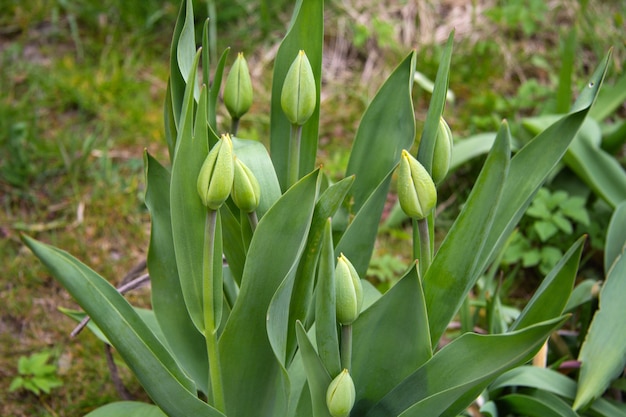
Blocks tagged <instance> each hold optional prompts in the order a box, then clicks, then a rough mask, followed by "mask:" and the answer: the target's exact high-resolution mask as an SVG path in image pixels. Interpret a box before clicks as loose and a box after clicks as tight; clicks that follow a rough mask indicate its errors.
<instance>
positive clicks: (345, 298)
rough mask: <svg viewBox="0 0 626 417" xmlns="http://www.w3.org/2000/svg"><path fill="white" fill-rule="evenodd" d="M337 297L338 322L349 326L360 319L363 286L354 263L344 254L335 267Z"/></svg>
mask: <svg viewBox="0 0 626 417" xmlns="http://www.w3.org/2000/svg"><path fill="white" fill-rule="evenodd" d="M335 297H336V307H337V321H338V322H339V323H340V324H343V325H347V324H350V323H352V322H353V321H354V320H356V319H357V317H359V314H360V313H361V307H362V306H363V286H362V285H361V279H360V278H359V274H357V272H356V269H354V266H352V263H350V261H349V260H348V258H346V257H345V256H344V255H343V253H342V254H341V255H340V256H339V258H337V266H336V267H335Z"/></svg>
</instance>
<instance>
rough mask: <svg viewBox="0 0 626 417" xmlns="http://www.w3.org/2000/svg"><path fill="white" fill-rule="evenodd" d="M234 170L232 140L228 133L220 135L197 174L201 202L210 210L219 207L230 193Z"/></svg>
mask: <svg viewBox="0 0 626 417" xmlns="http://www.w3.org/2000/svg"><path fill="white" fill-rule="evenodd" d="M234 171H235V169H234V162H233V142H232V140H231V139H230V136H229V135H222V138H221V139H220V140H219V141H218V142H217V143H216V144H215V145H214V146H213V149H211V151H210V152H209V154H208V155H207V157H206V159H205V160H204V163H203V164H202V168H200V174H198V194H200V198H201V199H202V204H204V205H205V206H206V207H207V208H209V209H211V210H217V209H218V208H220V206H221V205H222V204H223V203H224V201H226V199H227V198H228V196H229V195H230V190H231V189H232V187H233V178H234Z"/></svg>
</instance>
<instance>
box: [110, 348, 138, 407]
mask: <svg viewBox="0 0 626 417" xmlns="http://www.w3.org/2000/svg"><path fill="white" fill-rule="evenodd" d="M104 356H105V357H106V358H107V365H108V366H109V372H110V373H111V379H112V380H113V385H114V386H115V390H116V391H117V393H118V394H119V395H120V397H122V399H123V400H127V401H132V400H134V399H135V397H134V396H133V394H131V393H130V391H128V389H127V388H126V387H125V386H124V383H123V382H122V379H121V378H120V374H119V373H118V372H117V365H115V360H114V359H113V351H112V350H111V345H109V344H108V343H105V344H104Z"/></svg>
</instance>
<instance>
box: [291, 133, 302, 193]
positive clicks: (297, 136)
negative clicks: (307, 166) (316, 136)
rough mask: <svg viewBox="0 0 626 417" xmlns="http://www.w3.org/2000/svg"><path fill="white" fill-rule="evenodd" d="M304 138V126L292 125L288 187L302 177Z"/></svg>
mask: <svg viewBox="0 0 626 417" xmlns="http://www.w3.org/2000/svg"><path fill="white" fill-rule="evenodd" d="M301 139H302V126H301V125H291V130H290V137H289V161H288V170H287V172H288V187H291V186H292V185H294V184H295V183H296V182H298V180H299V179H300V142H301Z"/></svg>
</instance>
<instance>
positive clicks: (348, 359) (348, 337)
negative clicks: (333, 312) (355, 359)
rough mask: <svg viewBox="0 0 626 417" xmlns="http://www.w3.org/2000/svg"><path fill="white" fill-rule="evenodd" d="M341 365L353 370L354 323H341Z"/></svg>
mask: <svg viewBox="0 0 626 417" xmlns="http://www.w3.org/2000/svg"><path fill="white" fill-rule="evenodd" d="M341 367H342V368H343V369H347V370H348V371H349V372H351V371H352V324H344V325H341Z"/></svg>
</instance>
